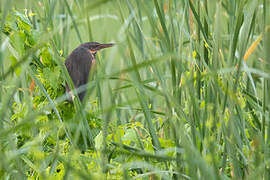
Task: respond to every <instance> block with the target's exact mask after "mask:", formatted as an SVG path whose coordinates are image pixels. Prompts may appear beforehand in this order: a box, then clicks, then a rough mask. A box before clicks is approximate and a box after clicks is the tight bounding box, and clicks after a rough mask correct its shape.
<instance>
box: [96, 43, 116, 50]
mask: <svg viewBox="0 0 270 180" xmlns="http://www.w3.org/2000/svg"><path fill="white" fill-rule="evenodd" d="M112 46H114V43H108V44H99V45H97V47H96V50H97V51H98V50H101V49H104V48H108V47H112Z"/></svg>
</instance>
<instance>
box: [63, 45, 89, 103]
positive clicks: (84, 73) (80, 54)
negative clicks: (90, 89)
mask: <svg viewBox="0 0 270 180" xmlns="http://www.w3.org/2000/svg"><path fill="white" fill-rule="evenodd" d="M93 59H94V58H93V56H92V55H91V53H90V52H89V50H88V49H86V48H85V47H82V46H79V47H78V48H76V49H74V50H73V51H72V53H71V54H70V55H69V56H68V57H67V59H66V61H65V65H66V68H67V70H68V72H69V75H70V77H71V79H72V81H73V84H74V86H75V88H79V87H80V86H82V85H85V84H86V83H87V82H88V76H89V72H90V68H91V65H92V61H93ZM69 90H70V89H69V88H68V86H67V91H69ZM84 95H85V91H83V92H81V93H79V98H80V100H82V99H83V97H84Z"/></svg>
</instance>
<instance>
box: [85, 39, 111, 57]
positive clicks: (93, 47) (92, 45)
mask: <svg viewBox="0 0 270 180" xmlns="http://www.w3.org/2000/svg"><path fill="white" fill-rule="evenodd" d="M113 45H114V43H108V44H101V43H98V42H87V43H84V44H82V45H81V46H83V47H85V48H87V49H89V51H90V53H91V54H92V55H93V56H96V53H97V52H98V51H99V50H101V49H104V48H108V47H112V46H113Z"/></svg>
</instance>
